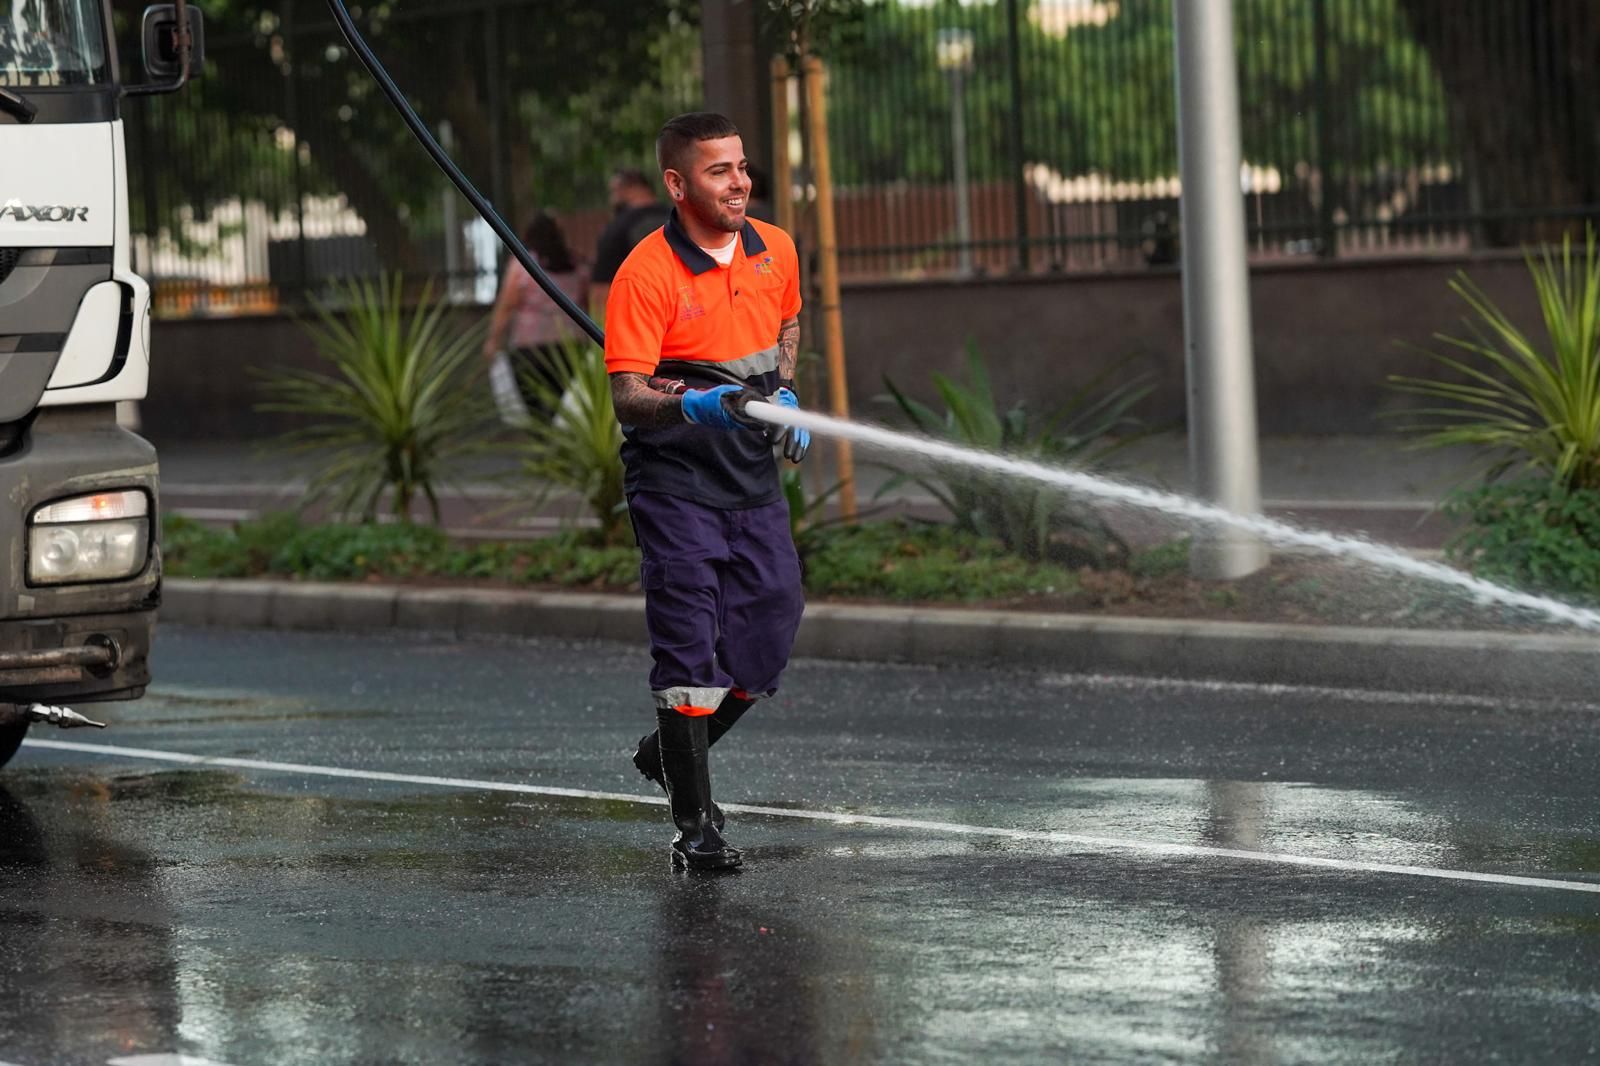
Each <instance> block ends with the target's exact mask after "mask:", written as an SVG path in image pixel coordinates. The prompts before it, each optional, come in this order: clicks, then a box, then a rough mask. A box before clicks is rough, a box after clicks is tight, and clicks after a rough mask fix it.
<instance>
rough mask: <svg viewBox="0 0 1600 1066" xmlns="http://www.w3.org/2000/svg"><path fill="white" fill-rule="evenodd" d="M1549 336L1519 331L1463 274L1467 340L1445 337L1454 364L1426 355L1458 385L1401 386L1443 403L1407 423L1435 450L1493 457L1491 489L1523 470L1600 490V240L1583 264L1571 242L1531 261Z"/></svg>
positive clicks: (1587, 246)
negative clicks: (1461, 449)
mask: <svg viewBox="0 0 1600 1066" xmlns="http://www.w3.org/2000/svg"><path fill="white" fill-rule="evenodd" d="M1527 263H1528V271H1529V273H1530V274H1531V275H1532V276H1533V284H1534V288H1535V290H1536V291H1537V293H1538V297H1539V309H1540V312H1541V316H1542V318H1543V320H1544V330H1545V334H1546V336H1545V337H1544V338H1543V339H1540V340H1536V339H1535V338H1532V337H1529V336H1528V335H1527V334H1525V333H1523V331H1522V330H1521V329H1520V328H1518V327H1517V326H1516V325H1515V324H1514V323H1512V321H1511V320H1510V319H1509V318H1508V317H1507V316H1506V315H1505V313H1504V312H1503V311H1501V310H1500V309H1499V308H1498V307H1496V306H1495V304H1494V302H1493V301H1492V300H1490V298H1489V297H1488V296H1487V295H1486V294H1485V293H1484V292H1483V290H1482V289H1480V288H1479V287H1478V286H1477V285H1475V284H1474V283H1473V282H1472V281H1471V280H1470V279H1469V278H1468V277H1467V276H1466V275H1465V274H1464V273H1463V274H1460V275H1458V276H1457V278H1456V279H1455V280H1454V281H1452V282H1451V283H1450V287H1451V289H1452V290H1454V291H1455V292H1456V293H1457V294H1458V295H1459V296H1460V297H1461V298H1462V299H1463V300H1465V301H1466V303H1467V306H1468V307H1469V308H1470V309H1471V310H1472V313H1473V317H1470V318H1467V319H1465V320H1464V321H1465V323H1466V326H1467V328H1468V330H1469V331H1470V334H1471V335H1470V336H1469V337H1454V336H1449V335H1446V334H1442V333H1441V334H1437V335H1436V337H1437V339H1438V340H1439V341H1440V342H1442V343H1443V344H1446V345H1448V346H1449V347H1450V348H1451V349H1453V350H1454V351H1453V353H1452V354H1445V353H1440V352H1433V351H1428V350H1426V349H1423V351H1424V353H1425V354H1426V355H1428V356H1429V357H1430V358H1432V359H1433V360H1435V361H1436V362H1437V363H1438V364H1439V365H1441V366H1442V367H1444V368H1446V369H1448V370H1450V371H1452V372H1453V373H1454V374H1455V375H1458V376H1459V378H1460V379H1464V380H1451V381H1442V380H1438V379H1434V378H1419V377H1404V376H1393V377H1391V378H1390V379H1389V380H1390V383H1391V384H1392V385H1393V386H1394V387H1395V388H1396V389H1399V390H1400V391H1402V392H1407V393H1412V394H1415V395H1418V396H1425V397H1427V398H1428V399H1430V400H1436V401H1443V402H1444V406H1429V407H1424V408H1421V409H1419V410H1414V411H1406V412H1402V413H1401V414H1402V415H1403V416H1405V417H1408V418H1410V419H1412V421H1409V422H1407V423H1405V424H1403V425H1402V426H1401V428H1402V429H1403V430H1405V431H1407V432H1413V433H1418V434H1421V440H1420V443H1421V444H1422V445H1423V446H1427V447H1449V446H1452V445H1470V446H1475V447H1477V448H1479V449H1482V450H1483V451H1485V452H1486V453H1487V455H1488V459H1489V466H1488V470H1487V477H1488V480H1494V479H1495V478H1498V477H1500V476H1501V475H1503V474H1505V473H1506V472H1508V471H1511V470H1514V469H1522V470H1526V471H1529V472H1532V473H1537V474H1539V475H1542V476H1548V477H1549V478H1551V479H1552V480H1553V481H1554V482H1555V483H1556V484H1558V485H1560V486H1563V487H1565V488H1569V489H1596V488H1600V240H1597V238H1596V234H1595V231H1594V229H1593V228H1592V227H1591V228H1590V229H1589V231H1588V234H1587V236H1586V238H1585V241H1584V249H1583V254H1582V256H1581V258H1580V257H1579V256H1578V255H1577V254H1576V253H1575V251H1574V248H1573V241H1572V238H1571V237H1570V236H1568V237H1566V238H1565V239H1563V240H1562V242H1561V250H1560V253H1559V255H1558V254H1557V253H1556V252H1555V251H1554V249H1552V248H1551V247H1549V246H1545V247H1544V248H1543V249H1542V250H1540V251H1539V253H1538V254H1537V255H1535V253H1533V252H1532V251H1530V252H1529V253H1528V255H1527Z"/></svg>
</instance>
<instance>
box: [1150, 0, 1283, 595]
mask: <svg viewBox="0 0 1600 1066" xmlns="http://www.w3.org/2000/svg"><path fill="white" fill-rule="evenodd" d="M1173 9H1174V20H1175V23H1176V31H1177V59H1178V79H1177V81H1178V85H1177V89H1178V154H1179V156H1180V157H1181V158H1180V169H1181V171H1182V177H1183V200H1182V211H1183V318H1184V348H1185V353H1186V356H1187V366H1188V373H1189V382H1188V384H1189V465H1190V468H1191V469H1192V470H1193V472H1194V488H1195V492H1196V493H1197V494H1198V495H1199V496H1200V497H1201V498H1202V499H1206V500H1210V501H1212V502H1214V503H1218V504H1221V505H1222V506H1224V507H1226V508H1227V509H1228V510H1230V511H1234V512H1236V513H1238V514H1255V513H1257V512H1259V511H1260V510H1261V465H1260V458H1259V456H1258V455H1257V451H1256V447H1257V446H1256V391H1255V364H1254V359H1253V357H1252V354H1251V350H1250V274H1249V271H1248V268H1247V266H1246V264H1245V228H1244V197H1243V195H1242V194H1241V192H1240V189H1239V171H1240V166H1241V159H1242V152H1241V149H1240V143H1239V77H1238V69H1237V66H1236V64H1235V60H1234V54H1233V48H1234V44H1233V4H1232V0H1173ZM1266 563H1267V550H1266V546H1265V545H1264V544H1262V542H1261V541H1260V540H1259V539H1257V538H1255V537H1252V536H1249V535H1247V534H1244V533H1239V532H1233V531H1212V532H1207V533H1205V534H1203V535H1201V536H1197V537H1196V538H1195V541H1194V547H1193V548H1192V549H1191V552H1190V559H1189V565H1190V570H1191V572H1192V573H1193V574H1194V575H1195V576H1196V577H1199V578H1209V579H1213V580H1232V579H1234V578H1240V577H1244V576H1246V575H1247V574H1252V573H1254V572H1255V571H1257V570H1259V569H1261V568H1262V567H1263V566H1265V565H1266Z"/></svg>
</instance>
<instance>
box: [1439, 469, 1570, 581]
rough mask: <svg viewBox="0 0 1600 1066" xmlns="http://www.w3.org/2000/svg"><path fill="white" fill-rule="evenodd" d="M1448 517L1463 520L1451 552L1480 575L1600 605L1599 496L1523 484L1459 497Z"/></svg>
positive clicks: (1529, 481)
mask: <svg viewBox="0 0 1600 1066" xmlns="http://www.w3.org/2000/svg"><path fill="white" fill-rule="evenodd" d="M1445 513H1446V514H1447V515H1449V516H1450V517H1452V518H1454V519H1457V520H1458V521H1459V520H1465V522H1466V525H1465V527H1464V528H1463V531H1462V532H1461V533H1459V534H1458V535H1457V536H1456V537H1455V538H1454V539H1453V540H1452V541H1451V542H1450V544H1449V546H1448V552H1449V554H1450V556H1451V557H1452V558H1453V559H1456V560H1457V561H1459V562H1462V563H1465V564H1467V565H1469V566H1471V567H1472V569H1473V571H1474V572H1475V573H1478V574H1480V575H1482V576H1484V577H1486V578H1489V579H1491V580H1495V581H1501V582H1505V583H1508V584H1511V585H1514V586H1517V587H1520V588H1526V589H1530V590H1533V591H1538V592H1545V593H1554V594H1556V595H1561V596H1566V597H1569V598H1576V599H1580V600H1583V601H1586V602H1589V603H1595V602H1600V490H1595V489H1579V488H1568V487H1565V486H1563V485H1561V484H1559V483H1554V482H1551V481H1549V480H1547V479H1543V478H1524V479H1521V480H1518V481H1514V482H1505V483H1496V484H1489V485H1480V486H1478V487H1477V488H1474V489H1470V490H1466V491H1462V492H1458V493H1456V494H1455V495H1454V496H1452V497H1451V499H1450V500H1449V501H1448V502H1447V503H1446V505H1445Z"/></svg>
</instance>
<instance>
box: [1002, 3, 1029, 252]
mask: <svg viewBox="0 0 1600 1066" xmlns="http://www.w3.org/2000/svg"><path fill="white" fill-rule="evenodd" d="M1018 7H1019V4H1018V0H1006V57H1007V59H1009V61H1010V67H1011V69H1010V72H1009V73H1010V75H1011V115H1010V120H1009V121H1008V122H1007V123H1006V133H1007V140H1009V141H1010V148H1011V181H1012V184H1013V186H1014V188H1013V190H1012V196H1013V197H1014V198H1015V200H1016V212H1017V270H1018V271H1019V272H1020V273H1023V274H1026V273H1027V272H1028V267H1029V265H1030V264H1029V262H1028V258H1029V257H1028V200H1029V195H1028V176H1027V175H1026V174H1025V173H1023V167H1024V165H1025V164H1026V161H1027V157H1026V155H1025V154H1024V153H1023V149H1022V106H1023V92H1022V28H1021V26H1020V16H1019V14H1018V11H1017V8H1018Z"/></svg>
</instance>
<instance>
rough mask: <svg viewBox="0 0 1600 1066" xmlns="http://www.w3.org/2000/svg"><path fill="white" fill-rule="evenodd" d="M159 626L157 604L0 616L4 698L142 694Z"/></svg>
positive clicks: (12, 700) (110, 697) (2, 700)
mask: <svg viewBox="0 0 1600 1066" xmlns="http://www.w3.org/2000/svg"><path fill="white" fill-rule="evenodd" d="M155 627H156V613H155V611H153V610H149V611H124V612H119V613H116V614H101V615H81V616H78V617H74V618H47V619H38V620H32V621H19V620H15V619H11V620H6V621H0V703H49V702H51V701H53V700H71V701H74V702H77V703H86V702H93V701H96V700H125V699H133V698H135V697H137V696H141V695H143V694H144V689H145V686H146V685H148V684H149V683H150V641H151V639H152V638H153V637H154V636H155Z"/></svg>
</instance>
